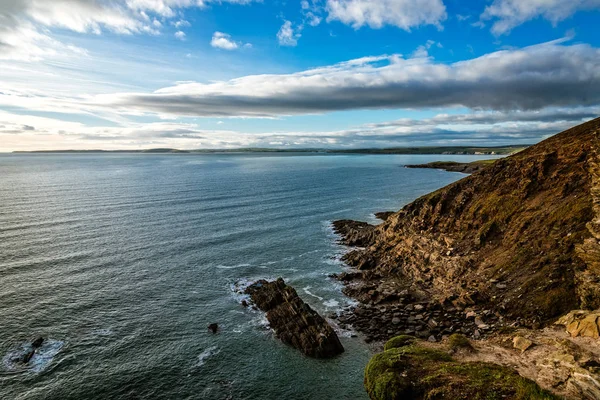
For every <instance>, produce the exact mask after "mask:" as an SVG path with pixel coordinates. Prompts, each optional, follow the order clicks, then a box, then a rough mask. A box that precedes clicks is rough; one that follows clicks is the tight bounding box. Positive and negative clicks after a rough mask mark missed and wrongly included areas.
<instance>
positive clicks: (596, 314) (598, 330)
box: [556, 310, 600, 339]
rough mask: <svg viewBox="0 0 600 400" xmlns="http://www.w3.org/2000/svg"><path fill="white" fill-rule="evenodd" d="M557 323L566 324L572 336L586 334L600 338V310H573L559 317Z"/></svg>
mask: <svg viewBox="0 0 600 400" xmlns="http://www.w3.org/2000/svg"><path fill="white" fill-rule="evenodd" d="M556 324H557V325H564V326H565V328H566V330H567V333H569V335H571V337H577V336H586V337H591V338H594V339H599V338H600V310H597V311H583V310H575V311H571V312H570V313H568V314H567V315H564V316H562V317H561V318H559V319H558V321H556Z"/></svg>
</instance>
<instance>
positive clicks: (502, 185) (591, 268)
mask: <svg viewBox="0 0 600 400" xmlns="http://www.w3.org/2000/svg"><path fill="white" fill-rule="evenodd" d="M599 136H600V119H596V120H593V121H590V122H588V123H585V124H583V125H580V126H578V127H575V128H573V129H570V130H568V131H565V132H562V133H560V134H558V135H556V136H554V137H552V138H550V139H548V140H546V141H544V142H541V143H539V144H538V145H536V146H533V147H530V148H528V149H527V150H525V151H523V152H521V153H518V154H516V155H513V156H511V157H508V158H505V159H502V160H499V161H497V162H496V163H494V164H493V165H492V166H490V167H488V168H485V169H484V170H482V171H480V172H477V173H475V174H473V175H471V176H469V177H467V178H465V179H462V180H460V181H458V182H456V183H454V184H451V185H449V186H447V187H445V188H443V189H441V190H438V191H436V192H434V193H431V194H429V195H426V196H424V197H422V198H420V199H418V200H416V201H415V202H413V203H411V204H409V205H407V206H406V207H404V208H403V209H402V210H400V211H399V212H397V213H395V214H392V215H391V216H389V217H388V218H387V220H386V221H385V222H384V223H383V224H381V225H379V226H377V227H369V226H367V225H364V224H349V223H348V222H347V221H343V222H338V226H336V228H337V230H338V232H340V233H341V234H342V235H343V236H344V238H345V239H346V241H347V243H348V244H351V245H360V246H361V247H363V248H361V249H357V250H354V251H352V252H350V253H349V254H348V255H347V256H346V261H347V263H348V264H350V265H352V266H354V267H357V268H358V269H360V270H362V271H364V272H363V274H362V280H363V282H365V281H366V282H371V283H373V282H377V285H381V284H380V282H384V283H385V282H394V281H402V282H409V283H410V286H411V289H412V290H414V291H415V292H418V293H420V294H421V295H422V296H423V297H427V298H429V299H435V300H436V301H439V302H441V303H446V304H448V303H451V304H452V305H453V306H455V307H458V308H464V307H468V306H471V305H474V304H478V305H481V306H482V307H486V308H488V309H491V310H493V311H494V312H496V313H498V314H499V315H502V316H503V317H506V318H507V319H509V320H520V321H521V322H522V324H523V325H530V326H534V327H535V326H539V325H544V324H546V323H548V322H549V321H550V320H552V319H553V318H555V317H558V316H560V315H562V314H564V313H566V312H568V311H570V310H572V309H577V308H584V309H595V308H600V245H599V242H600V163H599V149H598V147H599V139H600V137H599ZM371 286H372V285H371Z"/></svg>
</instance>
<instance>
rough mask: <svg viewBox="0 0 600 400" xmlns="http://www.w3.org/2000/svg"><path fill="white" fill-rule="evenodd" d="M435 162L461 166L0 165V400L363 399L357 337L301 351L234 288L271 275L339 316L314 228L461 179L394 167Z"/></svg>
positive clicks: (328, 259) (295, 160)
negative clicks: (325, 351)
mask: <svg viewBox="0 0 600 400" xmlns="http://www.w3.org/2000/svg"><path fill="white" fill-rule="evenodd" d="M440 158H443V159H455V160H474V159H476V157H469V156H443V157H441V156H391V155H389V156H371V155H368V156H366V155H348V156H334V155H323V156H320V155H284V156H281V155H261V154H252V155H183V154H181V155H149V154H97V155H94V154H85V155H78V154H70V155H59V154H50V155H43V154H38V155H2V156H0V281H1V282H2V284H1V285H0V321H1V322H0V358H1V359H2V364H1V365H0V398H1V399H61V400H62V399H108V398H111V399H167V398H168V399H364V398H366V395H365V394H364V391H363V387H362V371H363V368H364V366H365V364H366V362H367V361H368V359H369V357H370V355H371V351H370V349H369V348H368V347H367V346H366V345H365V344H364V343H363V342H362V341H361V339H360V338H355V337H351V334H350V333H349V332H339V333H340V335H341V336H342V343H343V345H344V347H345V348H346V352H345V353H344V354H343V355H342V356H340V357H338V358H336V359H333V360H328V361H321V360H313V359H309V358H306V357H304V356H303V355H302V354H301V353H299V352H298V351H296V350H294V349H291V348H289V347H287V346H285V345H283V344H281V343H280V342H279V341H278V340H277V339H276V338H274V336H273V334H272V333H271V332H270V331H269V330H268V329H267V327H266V326H265V321H264V317H263V316H262V314H261V313H259V312H255V311H251V310H246V309H244V308H243V307H241V306H240V304H239V301H240V298H239V296H238V295H237V294H236V293H235V291H234V290H233V288H235V287H236V286H237V285H243V284H245V282H248V281H251V280H254V279H258V278H276V277H279V276H281V277H283V278H284V279H286V281H288V283H290V284H292V285H293V286H294V287H295V288H296V289H297V290H298V293H299V294H300V295H301V296H302V298H303V299H304V300H305V301H307V302H309V303H310V304H311V305H312V306H314V308H316V309H317V310H318V311H319V312H321V313H323V314H324V315H326V316H327V315H330V314H332V313H335V312H337V311H339V310H340V309H341V308H342V307H346V306H348V305H349V304H350V300H349V299H347V298H345V297H344V296H343V295H342V294H341V292H340V289H341V288H340V286H339V285H338V284H337V283H336V282H334V281H332V280H331V279H329V278H328V277H327V276H328V275H329V274H331V273H336V272H340V271H341V269H342V268H343V266H342V265H340V263H339V262H338V261H337V259H336V257H337V256H339V254H340V253H341V252H343V250H344V249H343V248H341V247H340V246H338V245H337V244H336V243H335V237H334V235H333V234H332V233H331V230H330V221H331V220H334V219H340V218H353V219H363V220H365V219H366V220H369V221H373V220H374V217H373V215H372V213H373V212H375V211H385V210H393V209H398V208H400V207H401V206H402V205H404V204H406V203H407V202H409V201H411V200H413V199H414V198H416V197H418V196H420V195H422V194H425V193H427V192H430V191H432V190H434V189H437V188H439V187H441V186H444V185H446V184H448V183H450V182H452V181H454V180H456V179H458V178H460V177H462V175H461V174H456V173H448V172H443V171H435V170H412V169H406V168H402V165H404V164H407V163H421V162H429V161H435V160H439V159H440ZM213 322H216V323H219V325H220V326H221V332H220V333H219V334H217V335H212V334H210V333H209V332H208V331H207V325H208V324H209V323H213ZM39 335H42V336H44V337H45V338H48V340H47V341H46V342H45V343H44V345H43V346H42V348H41V349H39V351H38V353H37V354H36V355H35V356H34V358H33V359H32V360H31V361H30V363H29V364H28V365H27V366H23V365H20V364H19V363H15V362H13V361H12V359H13V358H14V355H15V354H19V353H21V352H23V351H24V349H25V347H27V343H28V341H31V340H32V339H34V338H35V337H36V336H39Z"/></svg>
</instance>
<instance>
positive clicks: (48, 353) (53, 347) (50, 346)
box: [2, 339, 65, 374]
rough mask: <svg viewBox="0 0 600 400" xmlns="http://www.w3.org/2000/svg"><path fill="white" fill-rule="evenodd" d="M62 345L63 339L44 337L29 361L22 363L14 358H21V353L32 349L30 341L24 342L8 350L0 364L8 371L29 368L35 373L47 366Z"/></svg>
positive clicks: (23, 353)
mask: <svg viewBox="0 0 600 400" xmlns="http://www.w3.org/2000/svg"><path fill="white" fill-rule="evenodd" d="M64 345H65V342H63V341H60V340H54V339H46V340H45V341H44V343H43V344H42V346H40V347H39V348H38V349H37V350H36V352H35V353H34V355H33V357H31V359H30V360H29V362H28V363H27V364H23V363H21V362H19V361H15V359H19V358H22V357H23V355H25V354H26V353H28V352H29V351H31V349H32V347H31V343H24V344H22V345H21V347H20V348H19V349H18V350H13V351H10V352H8V353H7V354H6V355H5V356H4V358H3V360H2V364H3V365H4V368H6V369H7V370H9V371H16V370H29V371H31V372H34V373H36V374H37V373H40V372H42V371H43V370H45V369H46V368H48V366H49V365H50V363H51V362H52V360H53V359H54V357H55V356H56V355H57V354H58V353H59V352H60V351H61V349H62V348H63V347H64Z"/></svg>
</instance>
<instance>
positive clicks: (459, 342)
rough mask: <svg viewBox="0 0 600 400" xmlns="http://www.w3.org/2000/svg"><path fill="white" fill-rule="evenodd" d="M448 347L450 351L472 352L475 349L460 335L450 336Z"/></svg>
mask: <svg viewBox="0 0 600 400" xmlns="http://www.w3.org/2000/svg"><path fill="white" fill-rule="evenodd" d="M448 346H449V347H450V350H452V351H459V350H465V351H468V352H474V351H475V349H474V348H473V346H472V345H471V342H470V341H469V339H468V338H467V337H466V336H465V335H461V334H460V333H455V334H453V335H450V337H449V338H448Z"/></svg>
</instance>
